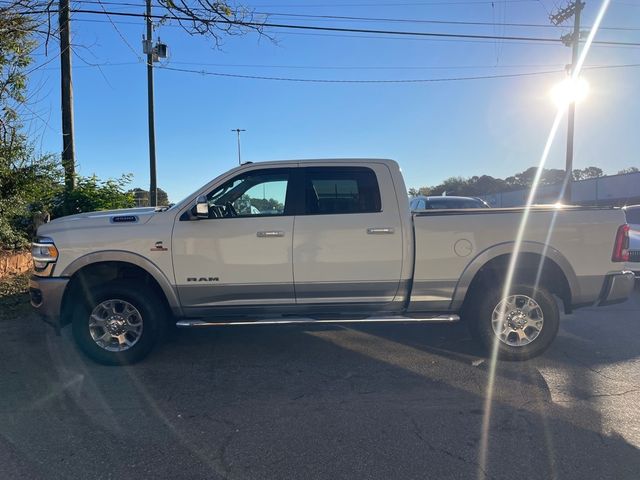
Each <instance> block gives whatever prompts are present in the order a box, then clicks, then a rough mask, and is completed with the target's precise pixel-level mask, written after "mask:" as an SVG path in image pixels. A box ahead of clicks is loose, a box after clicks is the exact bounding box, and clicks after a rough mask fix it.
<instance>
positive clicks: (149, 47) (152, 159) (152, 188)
mask: <svg viewBox="0 0 640 480" xmlns="http://www.w3.org/2000/svg"><path fill="white" fill-rule="evenodd" d="M146 17H147V38H146V39H145V41H146V53H147V104H148V107H147V108H148V114H149V206H151V207H155V206H156V205H157V204H158V183H157V179H156V127H155V114H154V109H153V60H154V58H153V54H154V51H153V25H152V23H151V0H147V15H146Z"/></svg>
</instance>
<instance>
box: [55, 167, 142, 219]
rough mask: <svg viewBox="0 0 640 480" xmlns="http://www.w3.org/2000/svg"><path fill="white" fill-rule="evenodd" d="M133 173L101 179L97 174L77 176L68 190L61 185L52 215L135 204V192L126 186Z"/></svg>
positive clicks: (125, 206)
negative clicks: (74, 183)
mask: <svg viewBox="0 0 640 480" xmlns="http://www.w3.org/2000/svg"><path fill="white" fill-rule="evenodd" d="M131 179H132V176H131V175H129V174H128V175H122V176H121V177H120V178H115V179H113V178H109V179H107V180H100V179H99V178H98V177H97V176H95V175H92V176H90V177H77V179H76V186H75V188H74V189H73V190H71V191H68V190H66V189H64V188H63V185H62V184H61V185H59V192H58V194H57V195H56V196H55V198H54V199H53V202H52V211H51V213H52V215H53V216H54V217H61V216H64V215H72V214H74V213H81V212H94V211H96V210H113V209H117V208H131V207H134V206H135V200H134V196H133V193H132V192H131V191H127V189H126V187H127V185H128V184H129V183H131Z"/></svg>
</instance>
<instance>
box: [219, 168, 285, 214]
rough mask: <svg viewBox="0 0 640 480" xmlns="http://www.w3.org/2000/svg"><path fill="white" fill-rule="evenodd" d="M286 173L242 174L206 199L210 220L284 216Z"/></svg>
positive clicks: (254, 172) (256, 172)
mask: <svg viewBox="0 0 640 480" xmlns="http://www.w3.org/2000/svg"><path fill="white" fill-rule="evenodd" d="M289 177H290V170H289V169H270V170H255V171H251V172H247V173H243V174H241V175H239V176H237V177H235V178H234V179H232V180H229V181H228V182H226V183H224V184H223V185H221V186H220V187H218V188H216V189H215V190H213V191H212V192H210V193H209V194H208V195H207V201H208V203H209V218H219V217H227V218H228V217H257V216H274V215H275V216H277V215H285V212H286V211H287V190H288V186H289Z"/></svg>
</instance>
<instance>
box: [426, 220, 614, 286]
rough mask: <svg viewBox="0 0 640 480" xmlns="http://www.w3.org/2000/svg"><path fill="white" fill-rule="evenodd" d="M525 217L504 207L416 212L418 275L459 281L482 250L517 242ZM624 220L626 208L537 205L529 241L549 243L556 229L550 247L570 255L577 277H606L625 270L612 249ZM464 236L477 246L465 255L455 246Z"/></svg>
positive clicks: (527, 235)
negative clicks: (548, 207)
mask: <svg viewBox="0 0 640 480" xmlns="http://www.w3.org/2000/svg"><path fill="white" fill-rule="evenodd" d="M554 217H555V220H554ZM521 219H522V213H521V212H518V213H516V212H514V213H504V212H501V211H496V212H495V213H482V214H477V215H473V214H466V215H441V216H421V217H416V218H415V232H416V245H417V247H416V269H415V278H414V280H415V281H416V282H417V281H425V280H457V279H458V278H459V277H460V275H461V272H462V271H464V269H465V268H466V266H467V265H468V264H469V263H470V262H471V261H473V259H474V258H475V257H476V256H477V255H478V254H480V253H481V252H483V251H484V250H486V249H488V248H490V247H492V246H494V245H497V244H501V243H505V242H514V241H515V239H516V236H517V232H518V227H519V224H520V221H521ZM623 223H624V215H623V214H622V212H621V211H612V210H556V211H535V210H532V211H531V214H530V216H529V219H528V222H527V228H526V230H525V232H524V237H523V241H524V242H535V243H539V244H544V243H546V240H547V236H548V234H549V232H551V233H550V235H549V242H548V243H549V246H550V247H552V248H554V249H556V250H558V251H559V252H560V253H561V254H562V255H563V256H564V257H565V258H566V259H567V260H568V262H569V264H570V265H571V266H572V267H573V269H574V271H575V274H576V275H577V276H603V275H604V274H606V273H608V272H611V271H616V270H618V271H619V270H622V267H623V265H622V264H620V263H614V262H611V251H612V249H613V242H614V238H615V234H616V230H617V228H618V226H619V225H621V224H623ZM464 238H466V239H468V240H469V241H470V242H471V243H472V248H473V251H472V253H471V254H470V255H469V256H467V257H460V256H458V255H456V253H455V249H454V245H455V244H456V242H457V241H459V240H460V239H464ZM525 251H526V248H525Z"/></svg>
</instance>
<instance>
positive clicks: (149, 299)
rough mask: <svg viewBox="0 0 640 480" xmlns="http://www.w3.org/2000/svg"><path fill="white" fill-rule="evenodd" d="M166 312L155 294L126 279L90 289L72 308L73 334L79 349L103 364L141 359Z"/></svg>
mask: <svg viewBox="0 0 640 480" xmlns="http://www.w3.org/2000/svg"><path fill="white" fill-rule="evenodd" d="M166 324H167V318H166V312H165V310H164V308H163V305H162V303H161V301H160V299H159V298H158V296H157V295H156V293H155V292H154V291H153V290H152V289H150V288H148V287H145V286H140V285H139V284H134V283H133V282H129V281H116V282H111V283H108V284H106V285H101V286H98V287H96V288H94V289H93V290H92V291H91V295H90V298H86V299H83V300H82V301H79V302H78V304H77V306H76V307H75V309H74V311H73V318H72V329H73V336H74V338H75V341H76V343H77V344H78V346H79V347H80V349H81V350H82V351H83V352H84V353H85V354H86V355H88V356H89V357H90V358H92V359H93V360H95V361H96V362H98V363H102V364H105V365H120V364H128V363H135V362H137V361H140V360H142V359H143V358H144V357H145V356H146V355H147V354H148V353H149V351H150V350H151V348H152V347H153V346H154V345H155V344H156V343H157V341H158V340H159V339H160V338H161V337H162V335H163V333H164V331H165V328H166Z"/></svg>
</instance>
